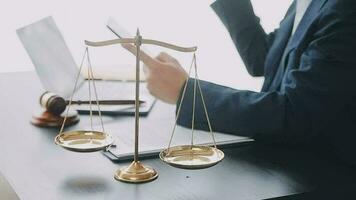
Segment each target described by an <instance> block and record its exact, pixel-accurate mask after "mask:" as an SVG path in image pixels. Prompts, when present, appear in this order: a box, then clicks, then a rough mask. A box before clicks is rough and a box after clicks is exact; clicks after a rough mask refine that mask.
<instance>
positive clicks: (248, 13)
mask: <svg viewBox="0 0 356 200" xmlns="http://www.w3.org/2000/svg"><path fill="white" fill-rule="evenodd" d="M211 7H212V8H213V10H214V11H215V12H216V14H217V15H218V16H219V17H220V19H221V21H222V22H223V24H224V25H225V27H226V28H227V30H228V32H229V33H230V36H231V38H232V40H233V42H234V44H235V46H236V48H237V50H238V52H239V54H240V56H241V57H242V60H243V61H244V63H245V65H246V68H247V71H248V72H249V74H250V75H252V76H263V74H264V63H265V58H266V55H267V52H268V50H269V47H270V46H271V44H272V42H273V40H274V33H271V34H266V33H265V31H264V30H263V28H262V26H261V25H260V19H259V18H258V17H256V16H255V14H254V11H253V8H252V5H251V2H250V0H217V1H216V2H214V3H213V4H212V5H211Z"/></svg>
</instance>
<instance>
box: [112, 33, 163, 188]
mask: <svg viewBox="0 0 356 200" xmlns="http://www.w3.org/2000/svg"><path fill="white" fill-rule="evenodd" d="M141 44H142V37H141V35H140V32H139V30H138V29H137V32H136V37H135V46H136V89H135V93H136V94H135V153H134V160H133V162H132V163H131V164H130V165H129V166H126V167H123V168H121V169H119V170H117V172H116V173H115V179H116V180H119V181H124V182H130V183H141V182H148V181H152V180H154V179H156V178H157V177H158V173H157V172H156V171H155V170H154V169H153V168H151V167H149V166H144V165H143V164H141V163H140V161H139V158H138V140H139V128H140V126H139V122H140V47H141Z"/></svg>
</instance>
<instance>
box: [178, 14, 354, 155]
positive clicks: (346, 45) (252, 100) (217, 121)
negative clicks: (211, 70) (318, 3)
mask: <svg viewBox="0 0 356 200" xmlns="http://www.w3.org/2000/svg"><path fill="white" fill-rule="evenodd" d="M352 12H353V13H352V14H350V15H347V16H345V14H340V13H330V14H329V15H325V16H322V17H320V19H319V22H318V25H317V26H318V27H317V30H318V31H316V32H315V34H314V35H313V37H312V40H311V42H310V43H309V45H308V46H307V47H306V48H305V50H304V51H303V52H302V53H301V57H300V63H299V67H297V68H296V69H294V70H290V71H288V72H287V74H286V78H285V79H284V81H283V84H282V85H283V87H282V88H281V91H276V92H258V93H256V92H252V91H241V90H235V89H231V88H227V87H224V86H219V85H216V84H212V83H209V82H205V81H201V86H202V91H203V95H204V97H205V101H206V105H207V108H208V111H209V115H210V120H211V122H212V126H213V129H214V130H215V131H219V132H226V133H232V134H236V135H242V136H249V137H253V138H255V139H264V140H273V141H288V142H292V143H309V142H311V141H313V139H315V138H319V139H325V138H328V140H329V141H330V142H331V143H335V142H337V141H338V142H340V144H346V143H350V144H349V145H339V146H338V147H340V148H339V149H341V150H340V151H343V152H354V151H350V150H347V148H354V147H353V146H354V145H353V144H352V143H353V142H352V141H355V139H356V138H355V135H356V134H353V133H354V131H355V129H356V125H355V121H356V117H355V116H356V114H355V113H356V112H355V111H356V109H355V107H356V106H355V98H356V89H355V86H354V82H355V81H354V80H355V78H354V76H355V74H356V59H355V56H354V55H355V54H354V52H355V51H354V48H355V46H356V38H355V37H354V36H355V35H356V22H355V20H354V19H355V17H356V14H355V12H354V11H352ZM344 13H345V12H344ZM193 80H194V79H190V80H189V81H188V89H187V92H186V95H185V97H184V99H182V98H181V99H180V101H182V110H181V115H180V116H179V118H178V123H179V124H181V125H184V126H188V127H190V126H191V119H192V101H193V92H192V91H193V86H194V84H193ZM197 97H199V93H198V95H197ZM196 102H197V103H196V115H195V117H196V118H195V119H196V120H195V125H196V127H197V128H199V129H207V126H206V118H205V115H204V110H203V107H202V102H201V98H197V101H196Z"/></svg>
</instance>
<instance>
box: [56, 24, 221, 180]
mask: <svg viewBox="0 0 356 200" xmlns="http://www.w3.org/2000/svg"><path fill="white" fill-rule="evenodd" d="M85 44H86V45H87V47H86V49H85V52H84V56H83V59H82V62H81V65H80V68H79V72H78V75H77V80H76V82H75V85H74V89H73V93H72V96H71V98H70V100H69V104H68V109H67V110H66V115H65V117H64V120H63V123H62V126H61V129H60V131H59V134H58V135H57V136H56V138H55V143H56V144H57V145H60V146H61V147H63V148H65V149H67V150H70V151H75V152H95V151H100V150H106V149H107V148H109V147H110V145H112V144H113V142H114V140H113V138H112V137H111V136H110V135H109V134H107V133H106V132H105V129H104V124H103V120H102V115H101V111H100V105H99V104H100V103H99V100H98V95H97V92H96V86H95V82H94V81H93V80H94V77H93V71H92V66H91V63H90V58H89V50H88V46H91V47H101V46H108V45H114V44H133V45H135V47H136V52H137V53H136V90H135V93H136V95H135V146H134V147H135V153H134V160H133V162H132V163H131V164H130V165H129V166H125V167H123V168H120V169H119V170H117V171H116V173H115V176H114V177H115V179H116V180H119V181H123V182H129V183H142V182H148V181H152V180H154V179H156V178H157V177H158V173H157V172H156V171H155V170H154V169H153V168H152V167H149V166H147V165H143V164H142V163H141V162H140V161H139V151H138V148H139V144H138V139H139V107H140V105H139V104H140V103H139V99H140V98H139V89H140V81H139V80H140V47H141V45H142V44H151V45H157V46H161V47H164V48H168V49H172V50H176V51H180V52H194V55H193V60H192V63H191V65H190V69H189V73H188V74H189V76H190V74H191V71H192V68H193V66H194V71H195V76H194V77H195V79H194V91H193V92H194V96H193V108H192V109H193V110H192V111H193V112H192V127H191V131H192V137H191V144H189V145H181V146H173V147H171V142H172V139H173V136H174V133H175V129H176V126H177V120H178V117H179V115H180V111H181V106H182V102H183V100H184V97H185V93H186V89H187V85H188V80H187V81H186V83H185V85H184V89H183V94H182V99H181V102H180V105H179V106H178V112H177V116H176V120H175V124H174V127H173V130H172V134H171V137H170V141H169V144H168V147H167V149H165V150H163V151H162V152H161V153H160V154H159V157H160V159H161V160H162V161H163V162H165V163H167V164H169V165H171V166H173V167H177V168H183V169H204V168H208V167H211V166H214V165H216V164H217V163H219V162H220V161H222V160H223V158H224V153H223V152H222V151H221V150H219V149H218V148H217V147H216V142H215V138H214V133H213V131H212V128H211V124H210V120H209V116H208V111H207V109H206V105H205V101H204V97H203V94H202V90H201V87H200V83H199V80H198V73H197V65H196V56H195V52H196V50H197V48H196V47H190V48H184V47H179V46H176V45H172V44H168V43H165V42H161V41H156V40H150V39H143V38H142V37H141V35H140V33H139V31H138V30H137V33H136V37H135V38H121V39H115V40H108V41H102V42H90V41H85ZM85 58H87V62H88V82H89V84H88V85H89V104H90V122H91V123H90V124H91V130H76V131H68V132H63V129H64V126H65V123H66V120H67V117H68V113H69V109H70V106H71V105H72V101H73V96H74V93H75V91H76V88H77V83H78V79H79V74H80V73H81V70H82V66H83V63H84V60H85ZM91 85H92V87H93V88H91ZM92 89H93V90H94V96H95V101H93V102H92V100H91V99H92V98H91V97H92V94H91V93H92V92H91V91H92ZM197 89H199V92H200V97H201V100H202V103H203V108H204V112H205V116H206V119H207V123H208V126H209V131H210V133H211V136H212V140H213V142H214V143H213V144H214V145H213V146H212V147H211V146H200V145H194V141H193V134H194V118H195V101H196V92H197ZM94 102H95V104H96V106H97V107H98V114H99V118H100V122H101V127H102V130H101V131H95V130H94V129H93V115H92V109H91V108H92V106H93V105H92V104H94Z"/></svg>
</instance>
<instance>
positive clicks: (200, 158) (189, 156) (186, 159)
mask: <svg viewBox="0 0 356 200" xmlns="http://www.w3.org/2000/svg"><path fill="white" fill-rule="evenodd" d="M159 157H160V159H161V160H162V161H163V162H165V163H167V164H169V165H171V166H173V167H177V168H181V169H204V168H208V167H212V166H214V165H216V164H217V163H219V162H221V161H222V160H223V159H224V153H223V152H222V151H221V150H219V149H217V148H214V147H209V146H196V145H193V146H192V145H182V146H175V147H170V148H169V149H165V150H163V151H162V152H161V153H160V154H159Z"/></svg>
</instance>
